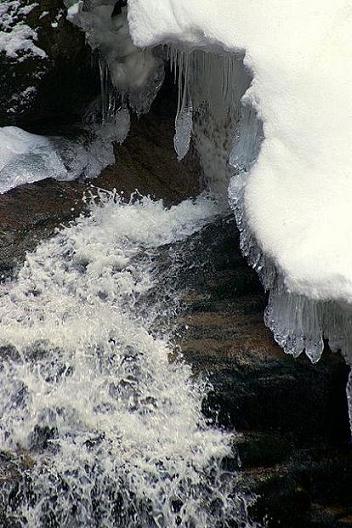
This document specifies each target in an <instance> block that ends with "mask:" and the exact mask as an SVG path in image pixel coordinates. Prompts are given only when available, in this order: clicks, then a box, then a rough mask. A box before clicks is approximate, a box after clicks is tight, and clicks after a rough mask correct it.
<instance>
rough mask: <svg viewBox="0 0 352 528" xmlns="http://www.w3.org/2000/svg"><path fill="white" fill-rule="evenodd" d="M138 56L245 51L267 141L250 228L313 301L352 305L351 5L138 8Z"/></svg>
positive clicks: (170, 0)
mask: <svg viewBox="0 0 352 528" xmlns="http://www.w3.org/2000/svg"><path fill="white" fill-rule="evenodd" d="M129 24H130V30H131V34H132V38H133V41H134V43H135V44H136V45H137V46H141V47H144V46H155V45H157V44H159V43H174V44H178V45H181V43H182V45H184V44H185V43H188V45H189V46H193V47H203V48H204V47H205V48H207V49H208V50H213V51H215V50H219V49H225V50H227V51H230V52H234V51H237V52H238V51H239V50H244V51H245V58H244V63H245V65H246V66H247V67H248V68H249V69H250V70H251V72H252V73H253V82H252V84H251V86H250V87H249V89H248V90H247V92H246V94H245V95H244V100H245V101H246V103H247V104H248V105H250V106H252V107H254V108H255V109H257V110H258V113H259V118H260V119H261V120H262V121H263V130H264V136H265V140H264V142H263V143H262V148H261V150H260V153H259V155H258V158H257V162H256V163H255V164H254V165H252V167H251V169H250V172H249V175H248V178H247V180H246V186H245V189H244V210H245V214H246V219H247V222H248V228H249V229H250V231H251V232H252V233H253V235H254V237H255V240H256V242H257V243H258V245H259V247H260V248H261V250H262V251H263V252H264V254H265V255H266V256H267V257H268V258H269V259H271V260H272V261H273V262H274V264H275V266H276V268H277V269H278V271H279V273H280V274H281V275H282V276H283V277H284V286H285V288H286V289H287V290H288V291H289V292H291V293H294V294H298V295H305V296H307V297H309V298H311V299H314V300H323V301H325V300H334V301H337V302H347V303H351V302H352V214H351V205H350V204H351V203H352V174H351V168H350V166H349V163H348V160H349V155H350V150H351V145H352V119H351V116H352V97H351V95H352V45H351V38H350V33H351V26H352V6H351V4H350V2H349V1H347V0H337V1H336V2H333V3H332V2H330V1H328V0H325V1H321V0H310V1H309V2H307V1H306V0H294V1H291V2H282V0H281V1H279V0H267V1H266V2H263V1H259V2H258V1H254V0H246V1H243V0H242V1H240V0H222V1H221V2H216V3H214V2H213V1H212V0H187V1H186V0H130V1H129Z"/></svg>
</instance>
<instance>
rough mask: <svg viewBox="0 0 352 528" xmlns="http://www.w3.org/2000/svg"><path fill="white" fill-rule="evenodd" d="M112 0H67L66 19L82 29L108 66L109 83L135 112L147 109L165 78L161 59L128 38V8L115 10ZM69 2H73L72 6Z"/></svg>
mask: <svg viewBox="0 0 352 528" xmlns="http://www.w3.org/2000/svg"><path fill="white" fill-rule="evenodd" d="M118 3H119V2H117V3H116V1H115V0H95V1H94V2H89V1H85V2H84V1H79V2H76V3H72V2H70V0H66V4H67V5H68V6H69V8H68V15H67V16H68V19H69V20H70V21H71V22H72V23H73V24H75V25H77V26H78V27H80V28H81V29H83V30H84V32H85V34H86V36H87V39H88V42H89V44H90V46H91V47H92V49H93V50H97V51H98V52H99V59H100V61H102V62H103V65H101V68H102V67H104V65H106V66H107V68H108V71H109V78H110V79H111V83H112V86H113V87H114V88H115V89H116V90H117V91H118V93H119V94H120V96H122V98H125V99H127V100H128V101H129V103H130V105H131V106H132V107H134V108H135V109H136V111H137V112H139V113H140V112H146V111H148V110H149V108H150V104H151V102H152V101H153V99H154V97H155V95H156V94H157V92H158V90H159V88H160V86H161V84H162V82H163V78H164V66H163V61H162V60H161V59H160V58H158V57H156V56H155V55H154V53H153V52H152V51H151V50H150V49H140V48H137V47H136V46H135V45H134V44H133V42H132V39H131V36H130V32H129V27H128V22H127V7H126V6H123V7H121V8H120V9H118V10H117V9H114V6H115V4H116V5H117V4H118ZM71 4H72V5H71Z"/></svg>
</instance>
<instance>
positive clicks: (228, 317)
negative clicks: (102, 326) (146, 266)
mask: <svg viewBox="0 0 352 528" xmlns="http://www.w3.org/2000/svg"><path fill="white" fill-rule="evenodd" d="M181 245H182V248H181V247H179V248H178V249H177V250H176V249H175V248H174V252H175V251H176V252H177V258H178V263H179V265H180V267H181V271H180V273H179V276H178V286H177V289H178V288H181V287H182V288H183V290H184V294H183V305H184V306H183V308H184V309H183V311H182V315H181V316H180V318H179V321H178V330H177V339H178V343H179V345H180V347H181V350H182V353H183V356H184V360H185V361H187V362H189V363H190V364H191V365H192V367H193V370H194V373H195V375H197V376H202V377H203V376H204V375H206V376H207V377H208V378H209V380H210V382H211V385H212V387H211V389H210V392H209V395H208V397H207V398H206V400H205V401H204V412H205V413H206V415H207V416H208V417H209V418H210V419H212V421H213V422H214V423H217V424H218V425H221V426H222V427H225V428H227V429H229V430H236V434H235V435H234V453H238V454H239V457H240V459H241V467H242V470H241V473H240V478H239V481H238V483H237V486H238V485H239V486H241V487H242V489H243V490H247V491H248V492H249V493H252V492H255V493H257V495H258V498H257V501H256V502H255V504H254V506H252V507H251V514H252V516H253V517H254V518H255V519H257V520H259V521H263V519H264V518H266V522H267V524H266V526H267V527H269V528H274V527H279V526H285V528H301V527H304V528H310V527H311V528H313V527H314V528H318V527H319V528H322V527H323V526H326V527H331V528H332V527H336V528H337V527H340V526H343V524H341V523H342V522H344V523H345V525H346V526H350V525H349V524H348V523H349V522H350V514H351V506H352V449H351V446H350V431H349V422H348V412H347V403H346V393H345V387H346V381H347V373H348V369H347V367H346V365H345V363H344V361H343V359H342V357H341V356H340V355H338V354H332V353H331V352H330V351H329V350H328V349H327V350H326V351H325V352H324V355H323V358H322V360H321V362H320V363H318V364H317V365H312V364H311V363H310V362H309V361H308V360H307V359H306V358H305V357H301V358H299V359H298V360H295V359H293V358H292V357H290V356H287V355H285V354H284V353H283V351H282V350H281V349H280V348H279V347H278V346H277V345H276V344H275V342H274V341H273V338H272V336H271V334H270V332H269V331H268V330H267V329H266V328H265V326H264V323H263V310H264V306H265V303H266V298H265V295H264V292H263V290H262V288H261V285H260V284H259V282H258V279H257V276H256V274H255V273H254V272H252V270H250V269H249V268H248V266H247V264H246V262H245V261H244V259H243V258H242V256H241V253H240V250H239V238H238V232H237V230H236V227H235V223H234V220H233V219H232V218H229V219H226V220H219V221H218V222H217V223H216V224H214V225H211V226H208V227H207V228H205V229H204V230H203V231H202V232H201V233H197V234H195V235H194V236H193V237H192V238H191V240H187V241H185V242H183V243H181ZM165 255H166V254H165ZM165 258H166V261H165V263H164V265H163V269H164V270H167V269H171V265H170V263H167V257H166V256H165ZM172 273H173V272H171V275H170V280H171V281H172V280H173V281H174V280H175V278H174V277H172ZM317 505H319V507H318V506H317ZM333 508H335V509H336V508H337V510H338V511H339V513H338V514H336V515H335V514H334V515H333V514H332V513H331V511H332V510H333ZM318 511H319V515H318V513H317V512H318ZM346 523H347V524H346Z"/></svg>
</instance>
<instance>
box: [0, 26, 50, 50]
mask: <svg viewBox="0 0 352 528" xmlns="http://www.w3.org/2000/svg"><path fill="white" fill-rule="evenodd" d="M36 40H37V33H36V32H35V31H34V30H33V29H32V28H30V27H29V26H27V25H26V24H18V25H16V26H15V27H14V28H13V29H12V30H11V32H9V33H8V32H5V31H0V52H1V51H2V52H5V53H6V55H7V57H9V58H11V59H16V58H18V57H19V56H20V52H23V53H24V54H26V55H36V56H37V57H40V58H42V59H44V58H45V57H46V56H47V55H46V53H45V51H44V50H42V49H41V48H39V47H38V46H36V45H35V44H34V42H35V41H36Z"/></svg>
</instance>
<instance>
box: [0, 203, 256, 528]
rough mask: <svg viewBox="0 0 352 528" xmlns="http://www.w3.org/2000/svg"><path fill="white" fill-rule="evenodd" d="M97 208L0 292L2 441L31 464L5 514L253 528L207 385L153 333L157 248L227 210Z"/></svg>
mask: <svg viewBox="0 0 352 528" xmlns="http://www.w3.org/2000/svg"><path fill="white" fill-rule="evenodd" d="M99 202H100V203H99V205H98V204H95V203H92V205H91V212H90V214H89V216H81V217H80V218H79V219H78V220H77V221H76V222H75V223H74V224H73V225H71V226H70V227H67V228H64V229H63V230H62V231H60V232H58V233H57V235H56V236H55V237H54V238H52V239H51V240H49V241H47V242H44V243H42V244H41V245H40V246H39V247H38V249H37V250H36V251H35V252H34V253H32V254H29V255H28V256H27V258H26V261H25V264H24V266H23V267H22V269H21V270H20V271H19V272H18V275H17V277H16V278H15V279H13V280H12V281H9V282H6V283H5V284H3V285H2V287H1V291H0V313H1V337H0V341H1V345H2V348H1V368H0V383H1V388H2V389H1V397H0V412H1V416H2V420H1V424H0V438H1V445H2V448H3V449H6V450H10V451H11V452H17V453H23V452H25V453H29V454H30V456H31V457H32V458H33V465H32V464H31V465H32V466H33V467H31V468H30V469H28V470H27V472H26V474H25V476H24V478H23V479H22V482H21V485H20V490H19V491H18V490H17V494H16V497H17V499H16V501H15V504H14V501H9V500H8V498H7V499H6V500H4V501H3V502H4V503H5V504H6V506H7V512H6V514H7V516H8V517H9V518H11V522H12V525H14V526H15V525H18V526H26V527H27V526H28V527H31V528H39V527H44V526H45V527H47V526H50V527H70V528H71V527H83V526H84V527H88V526H89V527H94V526H95V527H113V526H121V527H124V528H125V527H132V526H133V527H141V528H142V527H167V528H170V527H172V526H185V527H209V528H213V527H215V526H219V527H220V526H223V527H225V526H249V524H248V523H247V520H246V513H245V505H244V503H243V501H242V499H241V496H240V495H237V494H235V493H234V492H233V487H234V475H233V474H227V473H226V472H225V471H224V470H221V460H222V459H223V458H224V457H227V456H229V455H230V454H231V445H230V439H231V437H230V435H228V434H225V433H224V432H222V431H219V430H216V429H210V428H209V427H208V425H207V424H206V422H205V419H204V418H203V417H202V414H201V402H202V397H203V396H204V392H203V391H204V387H203V386H202V384H200V383H198V384H197V383H194V382H192V383H191V381H190V375H191V372H190V368H189V367H188V366H186V365H185V364H183V363H182V362H174V363H170V362H169V359H168V356H169V353H170V352H171V351H172V345H171V342H170V337H169V336H168V335H166V333H165V331H164V332H163V333H159V335H157V334H156V333H155V332H153V331H152V330H151V326H152V325H153V323H155V320H156V318H157V317H160V315H161V314H160V309H161V307H162V306H163V303H162V302H161V303H160V298H163V291H162V283H163V281H162V277H159V273H158V271H157V264H156V255H157V248H158V247H159V246H161V245H164V244H169V243H171V242H174V241H176V240H180V239H183V238H185V237H187V236H188V235H190V234H192V233H193V232H195V231H196V230H198V229H200V228H201V227H202V226H204V225H205V224H206V223H207V222H208V221H209V220H210V219H211V218H213V217H214V216H215V215H217V214H218V213H219V207H218V205H217V204H216V202H215V201H214V200H212V199H211V198H209V197H206V196H201V197H199V198H198V199H197V200H196V201H195V202H192V201H191V200H188V201H185V202H183V203H182V204H180V205H178V206H175V207H172V208H171V209H165V208H164V207H163V205H162V203H161V202H153V201H152V200H150V199H149V198H141V199H138V200H134V201H131V202H130V203H123V202H122V201H121V198H120V197H119V196H118V195H116V194H101V195H100V200H99ZM156 287H157V288H158V289H160V295H159V299H158V304H153V302H152V301H151V300H150V299H149V298H148V292H149V291H151V288H154V289H155V288H156ZM166 293H167V292H166V291H165V292H164V294H166ZM167 303H168V305H169V304H170V300H168V301H167ZM176 306H177V299H175V309H176ZM164 309H165V313H166V312H169V311H170V306H166V305H165V307H164ZM171 310H172V307H171ZM5 492H6V493H7V494H8V496H10V495H11V493H12V495H13V490H12V491H11V483H10V484H9V486H8V487H7V488H6V486H5V487H4V486H2V488H1V493H2V494H4V493H5ZM239 523H241V524H239Z"/></svg>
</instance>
